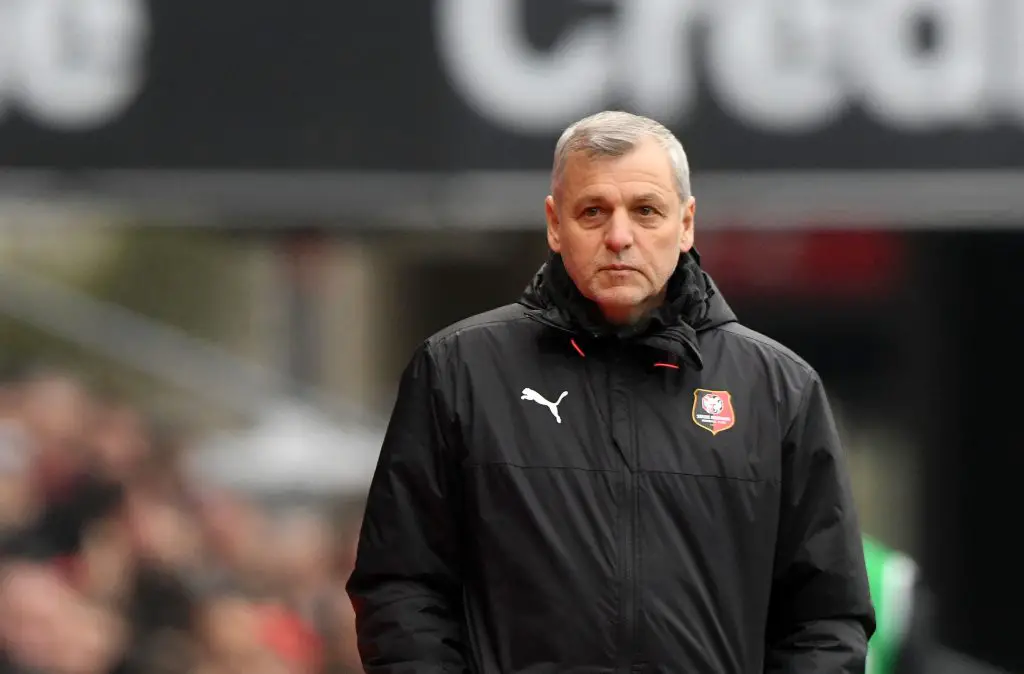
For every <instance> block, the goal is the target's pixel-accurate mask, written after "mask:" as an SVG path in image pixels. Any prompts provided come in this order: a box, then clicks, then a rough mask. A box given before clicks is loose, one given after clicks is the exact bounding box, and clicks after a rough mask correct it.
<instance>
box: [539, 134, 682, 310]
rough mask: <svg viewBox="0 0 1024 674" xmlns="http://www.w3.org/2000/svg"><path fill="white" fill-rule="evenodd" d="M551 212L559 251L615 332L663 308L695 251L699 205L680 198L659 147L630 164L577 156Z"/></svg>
mask: <svg viewBox="0 0 1024 674" xmlns="http://www.w3.org/2000/svg"><path fill="white" fill-rule="evenodd" d="M545 210H546V214H547V221H548V245H549V246H550V247H551V250H553V251H554V252H556V253H560V254H561V255H562V259H563V260H564V262H565V268H566V270H567V271H568V273H569V276H570V278H572V280H573V282H574V283H575V284H576V287H577V288H579V290H580V292H581V293H583V295H584V296H585V297H587V298H588V299H590V300H591V301H593V302H595V303H596V304H597V305H598V306H599V307H600V308H601V310H602V312H603V313H604V315H605V318H606V319H608V320H609V321H610V322H612V323H615V324H628V323H632V322H634V321H636V320H637V319H639V318H640V317H641V316H642V315H643V314H644V313H645V312H647V311H648V310H650V309H652V308H653V307H655V306H657V305H658V304H659V303H660V302H661V300H662V298H663V295H664V289H665V285H666V284H667V283H668V279H669V278H670V277H671V276H672V273H673V272H674V271H675V269H676V266H677V264H678V262H679V255H680V253H685V252H687V251H689V250H690V248H691V247H692V246H693V218H694V211H695V202H694V199H693V198H692V197H691V198H690V199H689V200H688V201H687V202H686V203H684V202H682V200H681V199H680V198H679V194H678V193H677V192H676V181H675V175H674V174H673V171H672V164H671V161H670V160H669V156H668V153H667V152H666V151H665V150H664V149H663V148H662V147H661V146H660V145H659V144H658V143H657V142H656V141H655V140H653V139H651V140H647V141H645V142H643V143H641V144H639V145H638V146H637V147H636V149H635V150H633V151H632V152H630V153H629V154H626V155H624V156H622V157H601V158H595V159H590V158H588V157H587V156H586V155H585V154H584V153H581V152H578V153H575V154H573V155H571V156H570V157H569V159H568V161H567V163H566V166H565V172H564V174H563V176H562V181H561V184H560V186H559V189H558V191H557V193H556V194H555V195H553V196H549V197H548V198H547V200H546V202H545Z"/></svg>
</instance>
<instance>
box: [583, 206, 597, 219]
mask: <svg viewBox="0 0 1024 674" xmlns="http://www.w3.org/2000/svg"><path fill="white" fill-rule="evenodd" d="M581 215H582V216H583V217H584V218H596V217H597V216H599V215H601V207H600V206H588V207H587V208H584V209H583V213H582V214H581Z"/></svg>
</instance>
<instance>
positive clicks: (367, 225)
mask: <svg viewBox="0 0 1024 674" xmlns="http://www.w3.org/2000/svg"><path fill="white" fill-rule="evenodd" d="M606 108H621V109H628V110H631V111H634V112H639V113H642V114H647V115H651V116H653V117H656V118H657V119H659V120H661V121H663V122H665V123H666V124H668V125H669V126H671V128H672V129H673V130H674V131H676V132H677V134H678V135H679V137H680V139H681V140H682V141H683V143H684V145H685V146H686V147H687V149H688V151H689V153H690V158H691V162H692V164H693V168H694V178H693V182H694V189H695V193H696V195H697V202H698V234H697V246H698V249H699V250H700V251H701V253H702V255H703V260H704V266H705V268H706V269H707V270H708V271H709V272H710V274H711V275H712V276H713V277H714V278H715V279H716V281H717V282H718V284H719V285H720V286H721V288H722V289H723V292H724V294H725V295H726V297H727V298H728V299H729V301H730V303H731V304H732V305H733V307H734V308H735V309H736V311H737V313H738V314H739V316H740V318H741V320H743V321H744V322H745V323H747V324H748V325H750V326H751V327H753V328H755V329H757V330H760V331H762V332H766V333H768V334H769V335H771V336H773V337H775V338H777V339H779V340H780V341H782V342H784V343H786V344H787V345H788V346H790V347H792V348H793V349H795V350H796V351H798V352H800V353H801V354H802V355H804V356H805V357H806V358H807V359H808V360H809V361H810V362H811V363H812V364H813V365H814V366H815V367H816V368H817V369H818V370H819V371H820V372H821V374H822V376H823V378H824V380H825V382H826V385H827V387H828V389H829V391H830V395H831V397H832V399H833V403H834V405H835V407H836V410H837V413H838V415H839V417H840V422H841V426H842V433H843V436H844V439H845V442H846V446H847V448H848V451H849V456H850V462H851V465H852V467H853V471H854V480H855V488H856V492H857V498H858V501H859V505H860V508H861V512H862V519H863V524H864V527H865V530H866V531H867V532H868V533H871V534H873V535H875V536H877V537H878V538H880V539H882V540H883V541H885V542H886V543H889V544H890V545H893V546H896V547H898V548H900V549H902V550H905V551H907V552H909V553H910V554H912V555H913V556H914V557H915V559H916V560H917V561H918V562H919V563H920V564H921V566H922V569H923V572H924V575H925V578H926V579H927V582H928V584H929V586H930V587H931V588H932V590H933V591H934V593H935V596H936V598H937V614H936V619H937V621H938V622H937V625H938V628H939V633H940V635H941V637H942V639H943V641H944V642H945V643H946V644H948V645H949V646H950V647H952V648H955V649H957V650H960V651H963V652H966V653H969V654H971V655H974V656H976V657H979V658H982V659H984V660H987V661H989V662H992V663H995V664H997V665H1000V666H1002V667H1005V668H1008V669H1011V670H1017V671H1024V647H1022V645H1021V642H1020V638H1019V634H1020V631H1021V628H1024V618H1022V617H1021V609H1020V607H1021V606H1022V605H1024V581H1022V579H1021V576H1020V572H1021V569H1022V567H1024V550H1022V548H1018V547H1017V545H1018V543H1019V541H1017V540H1016V539H1017V538H1018V536H1019V534H1020V533H1021V531H1022V530H1024V529H1022V525H1021V515H1022V511H1024V509H1022V508H1021V506H1020V504H1019V502H1018V501H1017V499H1016V497H1017V496H1018V495H1019V491H1020V487H1019V484H1018V483H1019V481H1020V480H1021V474H1022V472H1024V451H1022V450H1024V447H1022V445H1021V440H1020V437H1021V436H1020V431H1021V426H1020V422H1021V420H1020V415H1021V411H1022V410H1021V407H1022V403H1024V389H1022V384H1021V382H1022V381H1024V366H1022V363H1024V358H1022V357H1021V349H1022V344H1024V327H1022V326H1021V320H1020V317H1021V315H1022V310H1024V302H1022V301H1021V299H1020V295H1021V291H1020V289H1021V288H1022V287H1024V264H1022V262H1021V261H1022V260H1024V3H1021V2H1020V1H1019V0H959V1H955V0H847V1H845V2H836V1H826V0H714V1H712V0H587V1H583V0H405V1H402V2H371V1H369V0H358V1H356V0H352V1H350V2H328V1H327V0H295V1H294V2H291V3H283V2H275V1H273V0H250V1H249V2H246V3H201V2H195V1H191V2H189V1H183V0H0V368H2V369H0V536H2V537H0V541H2V545H3V547H2V549H0V552H2V560H0V561H2V563H3V565H4V570H3V573H4V574H6V575H5V582H4V583H3V585H2V588H0V637H2V642H3V644H4V654H3V662H2V663H0V665H2V667H3V668H4V670H3V671H12V672H30V671H31V672H47V673H50V674H99V673H101V672H113V671H118V672H145V673H146V674H154V673H157V672H185V671H203V672H204V674H210V673H217V674H221V673H223V674H229V673H233V672H239V673H241V672H247V673H248V672H252V673H254V674H255V673H257V672H271V671H274V672H300V673H308V674H315V673H318V672H353V671H357V667H358V659H357V658H356V657H355V655H354V650H353V635H352V624H351V621H352V616H351V609H350V607H349V604H348V601H347V599H346V597H345V595H344V591H343V583H344V581H345V578H346V576H347V574H348V570H349V568H350V566H351V563H352V558H353V543H354V540H355V537H356V535H357V532H358V523H359V520H360V515H361V500H362V498H363V497H364V494H365V491H366V488H367V486H368V480H369V477H370V475H371V474H372V470H373V467H374V462H375V460H376V453H377V451H378V449H379V443H380V439H381V436H382V432H383V427H384V423H385V422H386V418H387V415H388V413H389V411H390V405H391V403H392V400H393V396H394V393H395V387H396V385H397V380H398V375H399V373H400V372H401V370H402V368H403V366H404V365H405V362H406V360H407V358H408V357H409V356H410V355H411V352H412V350H413V349H414V348H415V346H416V345H417V344H418V343H419V342H420V341H421V340H423V339H424V338H425V337H427V336H429V335H430V334H431V333H432V332H434V331H436V330H438V329H440V328H441V327H443V326H445V325H446V324H448V323H450V322H452V321H454V320H457V319H459V318H462V317H464V316H466V315H469V314H472V313H474V312H477V311H482V310H485V309H488V308H491V307H493V306H496V305H499V304H504V303H506V302H509V301H514V300H515V299H516V298H517V297H518V295H519V293H520V291H521V290H522V289H523V288H524V286H525V285H526V283H527V281H528V280H529V278H530V276H531V275H532V273H533V272H534V270H535V269H536V268H537V267H538V266H539V265H540V264H541V262H542V261H543V260H544V258H545V256H546V243H545V239H544V236H543V206H542V203H543V198H544V196H545V195H546V194H547V181H548V170H549V166H550V160H551V153H552V150H553V147H554V142H555V139H556V138H557V136H558V134H559V133H560V132H561V130H562V129H563V128H564V127H565V126H566V125H567V124H569V123H571V122H572V121H574V120H576V119H578V118H580V117H582V116H584V115H587V114H589V113H592V112H596V111H598V110H601V109H606Z"/></svg>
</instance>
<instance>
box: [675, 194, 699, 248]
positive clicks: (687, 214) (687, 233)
mask: <svg viewBox="0 0 1024 674" xmlns="http://www.w3.org/2000/svg"><path fill="white" fill-rule="evenodd" d="M696 215H697V200H696V199H695V198H693V197H690V198H689V199H688V200H687V202H686V203H685V204H683V226H682V227H681V228H680V229H679V250H680V251H681V252H683V253H689V252H690V249H691V248H693V228H694V223H695V222H696V220H695V218H696Z"/></svg>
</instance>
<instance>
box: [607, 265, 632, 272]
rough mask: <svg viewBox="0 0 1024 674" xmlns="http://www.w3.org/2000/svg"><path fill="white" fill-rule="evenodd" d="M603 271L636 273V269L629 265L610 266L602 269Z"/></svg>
mask: <svg viewBox="0 0 1024 674" xmlns="http://www.w3.org/2000/svg"><path fill="white" fill-rule="evenodd" d="M601 271H636V267H630V266H629V265H628V264H610V265H606V266H604V267H601Z"/></svg>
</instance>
